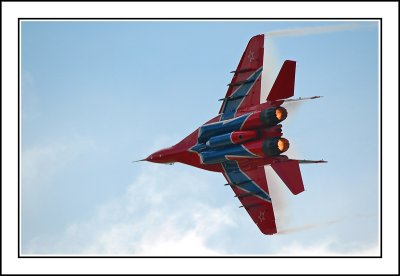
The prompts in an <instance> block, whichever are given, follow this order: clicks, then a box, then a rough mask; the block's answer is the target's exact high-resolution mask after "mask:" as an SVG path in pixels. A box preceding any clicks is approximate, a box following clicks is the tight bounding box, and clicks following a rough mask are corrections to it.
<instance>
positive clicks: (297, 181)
mask: <svg viewBox="0 0 400 276" xmlns="http://www.w3.org/2000/svg"><path fill="white" fill-rule="evenodd" d="M271 167H272V168H273V169H274V171H275V172H276V174H277V175H279V177H280V178H281V179H282V181H283V182H284V183H285V184H286V186H287V187H288V188H289V190H290V191H291V192H292V193H293V194H294V195H297V194H299V193H301V192H303V191H304V185H303V179H302V178H301V172H300V166H299V161H297V160H289V161H284V162H278V163H273V164H271Z"/></svg>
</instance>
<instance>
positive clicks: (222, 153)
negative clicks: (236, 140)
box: [199, 145, 258, 164]
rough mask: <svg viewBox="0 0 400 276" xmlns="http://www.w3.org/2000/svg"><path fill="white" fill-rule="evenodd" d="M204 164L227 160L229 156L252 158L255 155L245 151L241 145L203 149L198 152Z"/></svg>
mask: <svg viewBox="0 0 400 276" xmlns="http://www.w3.org/2000/svg"><path fill="white" fill-rule="evenodd" d="M199 154H200V156H201V160H202V162H203V163H204V164H217V163H222V162H225V161H227V160H229V159H228V158H229V157H230V156H232V157H233V156H235V157H243V158H245V157H248V158H254V157H258V156H257V155H255V154H253V153H251V152H249V151H247V150H246V149H245V148H244V146H243V145H233V146H230V147H222V148H216V149H210V150H205V151H202V152H200V153H199Z"/></svg>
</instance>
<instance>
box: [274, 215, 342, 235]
mask: <svg viewBox="0 0 400 276" xmlns="http://www.w3.org/2000/svg"><path fill="white" fill-rule="evenodd" d="M342 221H344V218H340V219H335V220H331V221H326V222H321V223H317V224H306V225H303V226H298V227H293V228H287V229H282V230H279V229H278V234H291V233H297V232H301V231H305V230H309V229H314V228H319V227H324V226H328V225H332V224H336V223H340V222H342Z"/></svg>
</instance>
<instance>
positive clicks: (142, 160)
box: [131, 159, 146, 163]
mask: <svg viewBox="0 0 400 276" xmlns="http://www.w3.org/2000/svg"><path fill="white" fill-rule="evenodd" d="M140 161H146V159H140V160H136V161H132V162H131V163H136V162H140Z"/></svg>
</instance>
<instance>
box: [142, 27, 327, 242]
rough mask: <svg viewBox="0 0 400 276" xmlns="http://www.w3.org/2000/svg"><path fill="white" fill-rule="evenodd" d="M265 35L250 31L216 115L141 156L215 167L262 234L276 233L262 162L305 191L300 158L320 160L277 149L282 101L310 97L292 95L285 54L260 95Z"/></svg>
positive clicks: (284, 143)
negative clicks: (290, 155)
mask: <svg viewBox="0 0 400 276" xmlns="http://www.w3.org/2000/svg"><path fill="white" fill-rule="evenodd" d="M263 60H264V35H263V34H261V35H256V36H254V37H252V38H251V39H250V41H249V43H248V45H247V47H246V49H245V51H244V53H243V55H242V58H241V59H240V62H239V65H238V66H237V68H236V70H235V71H232V72H231V73H233V78H232V81H231V82H230V83H229V84H228V91H227V92H226V95H225V97H224V98H222V99H220V100H221V101H222V106H221V108H220V110H219V112H218V115H217V116H216V117H214V118H212V119H211V120H209V121H208V122H206V123H205V124H204V125H202V126H200V127H199V128H198V129H196V130H195V131H194V132H193V133H191V134H190V135H189V136H187V137H186V138H184V139H183V140H182V141H181V142H179V143H177V144H176V145H174V146H172V147H170V148H166V149H162V150H159V151H157V152H155V153H153V154H151V155H150V156H148V157H147V158H145V159H142V160H139V161H150V162H155V163H166V164H170V163H174V162H180V163H184V164H187V165H191V166H194V167H197V168H200V169H204V170H209V171H214V172H220V173H222V174H223V175H224V176H225V178H226V180H227V182H228V183H226V184H225V185H226V186H229V187H231V188H232V190H233V192H234V193H235V197H237V198H238V199H239V200H240V202H241V204H242V205H241V206H240V207H242V208H244V209H245V210H246V211H247V212H248V213H249V215H250V217H251V218H252V219H253V221H254V223H255V224H256V225H257V226H258V228H259V229H260V230H261V232H262V233H264V234H268V235H271V234H275V233H277V227H276V223H275V216H274V209H273V205H272V202H273V201H272V199H271V197H270V194H269V191H268V179H267V177H266V174H265V170H264V166H266V165H269V166H271V167H272V169H273V170H274V171H275V172H276V174H277V175H278V176H279V177H280V178H281V179H282V181H283V182H284V183H285V184H286V186H287V187H288V188H289V190H290V191H291V192H292V193H293V194H295V195H297V194H299V193H301V192H303V191H304V185H303V181H302V177H301V173H300V168H299V164H302V163H324V162H326V161H323V160H318V161H312V160H295V159H290V158H288V157H287V156H285V155H282V154H283V153H284V152H285V151H287V150H288V148H289V141H288V140H287V139H285V138H283V137H282V125H281V124H280V123H281V122H282V121H283V120H285V119H286V117H287V116H288V113H287V110H286V109H285V108H284V107H282V104H283V103H285V102H290V101H299V100H305V99H315V98H319V96H314V97H311V98H298V99H288V98H290V97H292V96H293V95H294V85H295V70H296V62H295V61H291V60H286V61H285V62H284V63H283V66H282V67H281V69H280V72H279V74H278V76H277V78H276V80H275V82H274V84H273V85H272V88H271V90H270V91H269V93H268V96H267V98H266V99H261V98H260V94H261V76H262V74H261V73H262V70H263Z"/></svg>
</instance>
